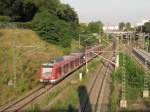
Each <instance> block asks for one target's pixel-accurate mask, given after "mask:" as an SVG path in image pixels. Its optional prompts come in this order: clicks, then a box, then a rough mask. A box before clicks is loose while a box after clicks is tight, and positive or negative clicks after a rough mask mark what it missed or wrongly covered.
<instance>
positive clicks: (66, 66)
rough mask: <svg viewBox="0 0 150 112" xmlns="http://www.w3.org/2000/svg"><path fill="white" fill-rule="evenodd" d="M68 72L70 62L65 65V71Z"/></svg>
mask: <svg viewBox="0 0 150 112" xmlns="http://www.w3.org/2000/svg"><path fill="white" fill-rule="evenodd" d="M66 72H68V64H66V65H65V73H66Z"/></svg>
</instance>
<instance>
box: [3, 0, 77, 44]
mask: <svg viewBox="0 0 150 112" xmlns="http://www.w3.org/2000/svg"><path fill="white" fill-rule="evenodd" d="M0 6H1V7H0V21H1V22H11V23H16V24H23V25H27V26H29V27H30V28H32V29H33V30H34V31H36V32H37V33H38V34H39V35H40V36H41V38H42V39H43V40H46V41H47V42H52V43H55V44H59V45H61V46H62V47H70V46H71V44H70V43H71V40H72V38H74V37H76V36H77V32H78V26H79V23H78V15H77V13H76V12H75V11H74V9H73V8H71V7H70V5H68V4H62V3H61V2H60V1H59V0H1V1H0Z"/></svg>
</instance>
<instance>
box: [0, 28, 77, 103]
mask: <svg viewBox="0 0 150 112" xmlns="http://www.w3.org/2000/svg"><path fill="white" fill-rule="evenodd" d="M6 40H7V41H6ZM14 40H16V45H27V46H28V45H29V46H30V45H32V46H35V48H17V49H16V57H17V59H16V61H17V62H16V71H17V80H16V81H17V82H16V88H14V85H13V81H14V74H13V72H14V71H13V44H12V43H13V41H14ZM0 41H1V44H0V57H1V58H0V68H1V69H0V77H1V79H0V89H1V94H0V105H2V104H4V103H6V102H8V100H10V99H13V98H16V97H17V96H19V95H21V94H22V93H25V92H27V91H28V90H31V89H33V88H34V87H36V86H37V85H38V83H39V74H40V71H39V70H40V69H39V68H40V64H41V63H45V62H47V61H48V60H50V59H53V58H55V57H57V56H62V55H64V53H67V52H68V49H65V48H62V47H59V46H56V45H55V44H49V43H47V42H45V41H43V40H41V39H40V38H39V36H38V35H37V34H36V33H35V32H33V31H31V30H27V29H26V30H23V29H3V30H2V29H1V30H0ZM76 43H78V42H77V41H75V40H73V41H72V45H71V50H76V49H77V48H78V46H75V45H76ZM2 93H5V94H2ZM6 99H7V100H6Z"/></svg>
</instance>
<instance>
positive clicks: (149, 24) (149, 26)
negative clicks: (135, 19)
mask: <svg viewBox="0 0 150 112" xmlns="http://www.w3.org/2000/svg"><path fill="white" fill-rule="evenodd" d="M143 27H144V32H145V33H150V22H147V23H145V24H144V26H143Z"/></svg>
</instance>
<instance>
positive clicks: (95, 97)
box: [80, 63, 110, 112]
mask: <svg viewBox="0 0 150 112" xmlns="http://www.w3.org/2000/svg"><path fill="white" fill-rule="evenodd" d="M109 69H110V68H109V63H107V64H106V65H101V66H100V67H99V69H98V70H97V72H96V74H95V75H96V76H95V78H94V79H93V81H92V83H91V86H90V88H89V91H88V95H89V97H87V98H85V99H84V101H83V103H81V104H80V112H100V110H101V107H102V100H103V98H102V94H103V93H102V89H103V86H104V82H105V80H106V76H107V74H108V71H109ZM91 100H92V101H91ZM87 102H88V103H87ZM91 102H92V104H90V103H91Z"/></svg>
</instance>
